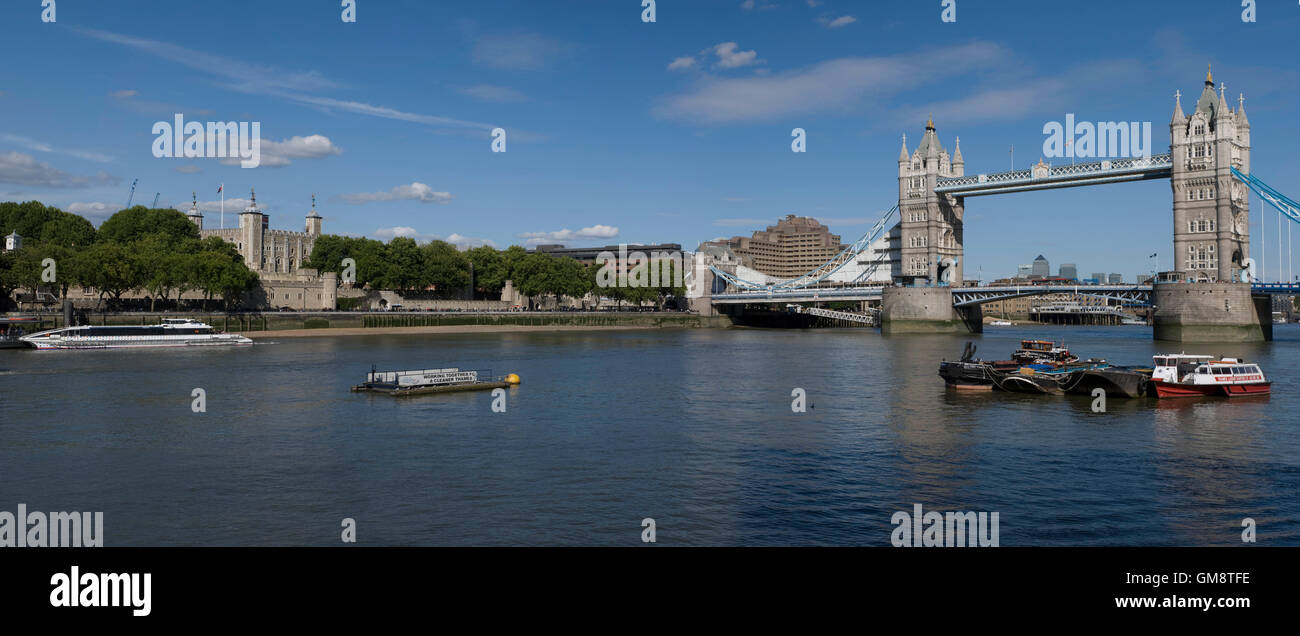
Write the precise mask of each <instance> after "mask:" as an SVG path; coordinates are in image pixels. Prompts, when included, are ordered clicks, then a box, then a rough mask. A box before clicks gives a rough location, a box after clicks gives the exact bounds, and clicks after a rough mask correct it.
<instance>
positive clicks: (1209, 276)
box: [1169, 71, 1250, 282]
mask: <svg viewBox="0 0 1300 636" xmlns="http://www.w3.org/2000/svg"><path fill="white" fill-rule="evenodd" d="M1225 90H1226V88H1225V87H1224V86H1223V85H1222V84H1220V85H1219V91H1218V93H1217V94H1216V93H1215V91H1214V76H1213V74H1212V73H1211V72H1210V71H1207V72H1206V74H1205V88H1204V89H1203V90H1202V91H1201V97H1200V99H1198V100H1196V107H1195V109H1194V110H1193V111H1192V113H1191V115H1184V114H1183V105H1182V99H1181V97H1182V95H1181V93H1176V94H1175V95H1174V116H1173V120H1172V121H1170V122H1169V141H1170V154H1171V159H1172V163H1173V171H1172V176H1171V179H1170V185H1171V186H1172V187H1173V195H1174V265H1173V269H1174V270H1176V271H1180V272H1184V273H1185V274H1186V277H1187V278H1189V279H1191V280H1195V281H1198V282H1214V281H1218V282H1230V281H1235V280H1239V274H1240V272H1241V269H1242V267H1243V266H1244V263H1245V261H1246V259H1247V258H1249V256H1250V198H1249V191H1248V190H1247V188H1246V186H1245V185H1244V184H1242V183H1241V182H1239V181H1237V180H1236V179H1235V178H1233V176H1232V173H1231V168H1237V169H1238V170H1240V171H1242V172H1244V173H1246V174H1250V121H1248V120H1247V119H1246V106H1245V101H1246V99H1245V96H1244V95H1242V96H1240V97H1238V101H1237V109H1236V110H1233V109H1232V108H1230V107H1229V106H1228V102H1227V98H1226V96H1225V94H1224V91H1225Z"/></svg>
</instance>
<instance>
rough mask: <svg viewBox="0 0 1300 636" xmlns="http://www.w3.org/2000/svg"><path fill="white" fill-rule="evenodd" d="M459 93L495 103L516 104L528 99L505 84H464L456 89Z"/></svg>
mask: <svg viewBox="0 0 1300 636" xmlns="http://www.w3.org/2000/svg"><path fill="white" fill-rule="evenodd" d="M457 90H458V91H459V92H460V94H462V95H465V96H468V97H472V98H474V99H477V100H478V101H480V102H493V103H497V104H518V103H522V102H526V101H528V96H527V95H525V94H523V93H521V92H519V91H517V90H515V89H513V88H509V87H506V86H492V85H490V84H477V85H475V86H466V87H465V88H461V89H457Z"/></svg>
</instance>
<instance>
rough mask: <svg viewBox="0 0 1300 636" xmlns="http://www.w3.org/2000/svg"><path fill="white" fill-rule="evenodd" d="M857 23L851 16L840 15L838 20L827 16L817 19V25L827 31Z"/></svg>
mask: <svg viewBox="0 0 1300 636" xmlns="http://www.w3.org/2000/svg"><path fill="white" fill-rule="evenodd" d="M857 21H858V19H857V18H855V17H853V16H851V15H842V16H840V17H838V18H831V17H829V16H822V17H819V18H817V22H818V24H821V25H822V26H824V27H826V28H828V29H838V28H840V27H846V26H848V25H850V24H853V23H854V22H857Z"/></svg>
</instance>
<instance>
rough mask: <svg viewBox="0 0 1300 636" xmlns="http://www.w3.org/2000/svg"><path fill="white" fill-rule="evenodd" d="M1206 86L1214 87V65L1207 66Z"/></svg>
mask: <svg viewBox="0 0 1300 636" xmlns="http://www.w3.org/2000/svg"><path fill="white" fill-rule="evenodd" d="M1205 84H1206V85H1207V86H1214V65H1213V64H1207V65H1206V66H1205Z"/></svg>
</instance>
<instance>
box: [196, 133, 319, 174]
mask: <svg viewBox="0 0 1300 636" xmlns="http://www.w3.org/2000/svg"><path fill="white" fill-rule="evenodd" d="M213 141H214V140H211V139H210V140H209V143H212V142H213ZM260 152H261V164H260V165H263V166H271V167H279V166H287V165H289V164H290V163H293V161H292V160H293V159H324V158H325V157H329V156H333V155H341V154H343V150H342V149H341V148H339V147H338V146H335V145H334V142H332V141H330V138H329V137H326V136H324V135H308V136H306V137H290V138H288V139H285V140H284V141H271V140H269V139H264V140H262V145H261V150H260ZM240 161H242V160H241V159H240V158H239V157H229V158H226V159H222V160H221V163H223V164H225V165H228V166H233V165H239V163H240Z"/></svg>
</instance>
